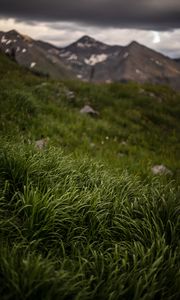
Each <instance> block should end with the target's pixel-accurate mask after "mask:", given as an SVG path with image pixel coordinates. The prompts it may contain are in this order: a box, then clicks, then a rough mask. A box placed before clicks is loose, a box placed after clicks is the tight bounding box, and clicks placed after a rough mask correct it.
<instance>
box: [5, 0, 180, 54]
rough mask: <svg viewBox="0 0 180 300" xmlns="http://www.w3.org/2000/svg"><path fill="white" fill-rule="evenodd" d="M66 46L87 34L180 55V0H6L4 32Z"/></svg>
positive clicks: (114, 42) (120, 43) (98, 38)
mask: <svg viewBox="0 0 180 300" xmlns="http://www.w3.org/2000/svg"><path fill="white" fill-rule="evenodd" d="M11 29H16V30H17V31H19V32H20V33H22V34H27V35H29V36H31V37H32V38H34V39H41V40H44V41H47V42H50V43H52V44H55V45H57V46H66V45H68V44H70V43H72V42H74V41H75V40H77V39H78V38H80V37H81V36H83V35H90V36H92V37H93V38H95V39H97V40H100V41H102V42H105V43H108V44H117V45H127V44H128V43H130V42H131V41H133V40H136V41H137V42H139V43H141V44H144V45H146V46H148V47H150V48H153V49H155V50H157V51H160V52H163V53H164V54H166V55H169V56H171V57H180V0H30V1H23V0H0V30H2V31H8V30H11Z"/></svg>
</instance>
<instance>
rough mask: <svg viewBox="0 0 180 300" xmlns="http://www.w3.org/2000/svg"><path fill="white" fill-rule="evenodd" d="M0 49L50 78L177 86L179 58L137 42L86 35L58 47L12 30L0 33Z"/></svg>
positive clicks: (18, 61)
mask: <svg viewBox="0 0 180 300" xmlns="http://www.w3.org/2000/svg"><path fill="white" fill-rule="evenodd" d="M0 50H1V51H3V52H4V53H5V54H6V55H9V56H10V57H11V58H13V59H14V60H15V61H16V62H17V63H18V64H20V65H22V66H25V67H26V68H28V69H30V70H32V71H33V72H36V73H40V74H44V75H47V76H50V77H52V78H57V79H62V78H64V79H67V78H78V79H79V80H82V81H91V82H106V83H110V82H128V81H136V82H140V83H143V82H150V83H159V84H169V85H171V86H172V87H173V88H175V89H180V63H179V59H177V60H173V59H170V58H169V57H167V56H165V55H163V54H161V53H158V52H156V51H154V50H152V49H149V48H147V47H145V46H143V45H141V44H139V43H137V42H132V43H130V44H129V45H128V46H124V47H123V46H117V45H115V46H110V45H106V44H104V43H102V42H99V41H97V40H95V39H93V38H91V37H89V36H83V37H82V38H80V39H79V40H78V41H76V42H74V43H72V44H71V45H69V46H67V47H64V48H58V47H56V46H53V45H51V44H49V43H46V42H43V41H36V40H33V39H32V38H30V37H28V36H25V35H22V34H20V33H18V32H17V31H15V30H11V31H8V32H0Z"/></svg>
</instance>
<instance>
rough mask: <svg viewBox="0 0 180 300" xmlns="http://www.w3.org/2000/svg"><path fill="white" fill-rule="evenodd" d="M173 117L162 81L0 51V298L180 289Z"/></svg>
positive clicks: (178, 144)
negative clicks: (24, 60) (49, 69)
mask: <svg viewBox="0 0 180 300" xmlns="http://www.w3.org/2000/svg"><path fill="white" fill-rule="evenodd" d="M46 46H47V47H48V45H46ZM85 105H86V107H85ZM87 105H88V107H91V114H86V113H85V111H87ZM89 110H90V109H89ZM179 119H180V95H179V94H178V93H177V92H175V91H173V90H172V89H171V88H169V87H166V86H160V85H150V84H144V85H141V84H135V83H128V84H126V85H123V84H120V83H111V84H108V85H107V84H91V83H83V82H80V81H65V80H64V81H56V80H50V79H48V78H45V77H40V76H35V75H33V74H32V73H31V72H30V71H28V70H27V69H26V68H24V67H22V66H18V65H17V64H16V63H15V62H14V61H13V60H10V59H9V58H8V57H6V56H5V55H4V54H2V53H0V240H1V243H0V278H1V285H0V299H2V300H7V299H8V300H34V299H35V300H36V299H38V300H51V299H52V300H59V299H63V300H68V299H72V300H78V299H83V300H86V299H87V300H89V299H91V300H94V299H99V300H101V299H102V300H109V299H112V300H117V299H125V300H126V299H127V300H128V299H133V300H140V299H144V300H145V299H149V300H153V299H161V300H164V299H168V300H170V299H175V300H176V299H177V300H178V299H179V284H180V273H179V267H178V263H179V258H180V257H179V253H180V251H179V250H180V249H179V236H178V232H179V213H178V212H179V190H178V186H179V170H180V160H179V153H180V134H179V133H180V124H179ZM156 165H163V166H164V167H166V168H167V169H166V170H168V171H167V172H164V174H161V175H160V174H159V175H154V174H153V172H152V168H153V167H154V166H156Z"/></svg>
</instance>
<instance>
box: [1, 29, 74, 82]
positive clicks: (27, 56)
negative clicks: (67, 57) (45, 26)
mask: <svg viewBox="0 0 180 300" xmlns="http://www.w3.org/2000/svg"><path fill="white" fill-rule="evenodd" d="M0 49H1V51H3V52H4V53H6V54H7V55H9V56H10V57H11V58H13V59H14V60H15V61H16V62H17V63H18V64H20V65H22V66H24V67H26V68H28V69H31V70H32V71H33V72H36V73H40V74H43V75H47V76H50V77H52V78H71V77H72V73H71V72H70V71H69V70H68V68H67V67H66V66H65V65H64V64H63V62H62V61H61V60H60V59H59V57H58V56H57V55H56V53H55V52H54V53H53V52H52V51H50V50H52V49H53V50H54V51H55V49H56V48H55V47H53V46H50V45H48V44H46V43H43V42H39V41H37V42H36V41H34V40H33V39H31V38H30V37H28V36H24V35H21V34H19V33H18V32H16V31H15V30H11V31H9V32H6V33H3V32H1V33H0Z"/></svg>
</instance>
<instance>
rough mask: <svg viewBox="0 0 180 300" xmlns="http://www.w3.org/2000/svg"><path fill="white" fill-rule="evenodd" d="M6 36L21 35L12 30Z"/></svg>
mask: <svg viewBox="0 0 180 300" xmlns="http://www.w3.org/2000/svg"><path fill="white" fill-rule="evenodd" d="M6 34H7V35H13V36H17V35H19V32H17V31H16V30H15V29H12V30H9V31H7V32H6Z"/></svg>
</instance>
